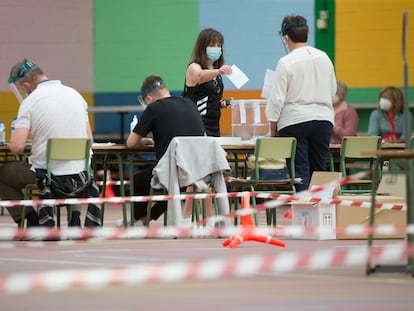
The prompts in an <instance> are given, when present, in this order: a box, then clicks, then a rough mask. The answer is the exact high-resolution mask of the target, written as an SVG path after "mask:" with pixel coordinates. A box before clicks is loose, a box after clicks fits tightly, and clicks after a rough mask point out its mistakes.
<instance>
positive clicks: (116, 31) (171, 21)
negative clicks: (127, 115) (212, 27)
mask: <svg viewBox="0 0 414 311" xmlns="http://www.w3.org/2000/svg"><path fill="white" fill-rule="evenodd" d="M94 4H95V37H94V40H95V41H94V49H95V52H94V61H95V78H94V79H95V81H94V84H95V92H136V91H137V90H138V87H139V86H140V84H141V82H142V80H143V79H144V78H145V77H146V76H148V75H151V74H156V75H160V76H162V77H163V78H164V79H165V81H167V83H168V85H169V88H170V89H172V90H174V89H182V88H183V83H184V76H185V69H186V67H187V63H188V60H189V58H190V53H191V50H192V47H193V44H194V42H195V39H196V37H197V35H198V30H199V29H198V28H199V27H198V16H199V12H198V0H157V1H142V0H140V1H137V0H122V1H113V0H95V3H94ZM171 60H173V61H171Z"/></svg>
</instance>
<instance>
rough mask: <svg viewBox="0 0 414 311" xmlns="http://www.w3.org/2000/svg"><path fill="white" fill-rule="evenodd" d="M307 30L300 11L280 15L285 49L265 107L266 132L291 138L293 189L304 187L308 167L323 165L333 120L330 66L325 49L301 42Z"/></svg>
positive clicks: (315, 168) (310, 170) (333, 83)
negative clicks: (295, 179)
mask: <svg viewBox="0 0 414 311" xmlns="http://www.w3.org/2000/svg"><path fill="white" fill-rule="evenodd" d="M308 32H309V29H308V24H307V21H306V19H305V18H304V17H303V16H296V15H289V16H285V17H284V18H283V21H282V25H281V32H280V34H281V36H282V40H283V42H284V44H285V45H286V47H287V49H288V51H290V52H289V54H287V55H286V56H284V57H282V58H281V59H280V60H279V61H278V63H277V66H276V72H275V79H274V84H273V86H272V91H271V95H270V97H269V99H268V102H267V106H266V117H267V120H268V121H269V122H270V131H271V136H290V137H295V138H296V140H297V148H296V158H295V171H296V176H297V177H299V178H301V179H302V183H300V184H297V185H296V190H297V191H302V190H307V189H308V187H309V182H310V177H311V176H312V173H313V172H314V171H325V170H326V160H327V157H328V153H329V144H330V141H331V134H332V128H333V124H334V112H333V105H332V99H333V97H334V95H335V94H336V78H335V72H334V67H333V64H332V62H331V60H330V59H329V57H328V56H327V55H326V53H325V52H323V51H320V50H318V49H316V48H314V47H311V46H308V45H307V43H306V42H307V40H308Z"/></svg>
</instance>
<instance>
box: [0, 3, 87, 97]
mask: <svg viewBox="0 0 414 311" xmlns="http://www.w3.org/2000/svg"><path fill="white" fill-rule="evenodd" d="M23 58H29V59H30V60H31V61H33V62H35V63H36V64H37V65H39V67H40V68H42V69H43V71H44V72H45V73H46V75H47V76H48V77H49V78H50V79H58V80H61V81H62V82H63V83H65V84H67V85H69V86H72V87H74V88H75V89H77V90H78V91H81V92H93V0H0V91H9V90H10V89H9V87H8V85H7V79H8V77H9V74H10V69H11V67H12V66H13V65H14V64H15V63H16V62H18V61H19V60H21V59H23Z"/></svg>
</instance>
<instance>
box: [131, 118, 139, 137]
mask: <svg viewBox="0 0 414 311" xmlns="http://www.w3.org/2000/svg"><path fill="white" fill-rule="evenodd" d="M137 123H138V118H137V115H136V114H135V115H134V118H133V119H132V121H131V125H130V133H132V131H133V130H134V128H135V125H137Z"/></svg>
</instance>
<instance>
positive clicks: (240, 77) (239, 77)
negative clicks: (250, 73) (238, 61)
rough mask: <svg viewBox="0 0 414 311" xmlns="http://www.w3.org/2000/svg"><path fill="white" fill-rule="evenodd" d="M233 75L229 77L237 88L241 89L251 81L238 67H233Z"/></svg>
mask: <svg viewBox="0 0 414 311" xmlns="http://www.w3.org/2000/svg"><path fill="white" fill-rule="evenodd" d="M231 69H232V73H231V74H230V75H227V77H228V78H229V80H230V81H231V83H233V84H234V86H235V87H237V88H238V89H239V88H241V87H242V86H243V85H244V84H245V83H246V82H247V81H249V78H248V77H247V76H246V75H245V74H244V73H243V71H241V70H240V68H239V67H237V66H236V65H233V66H231Z"/></svg>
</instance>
